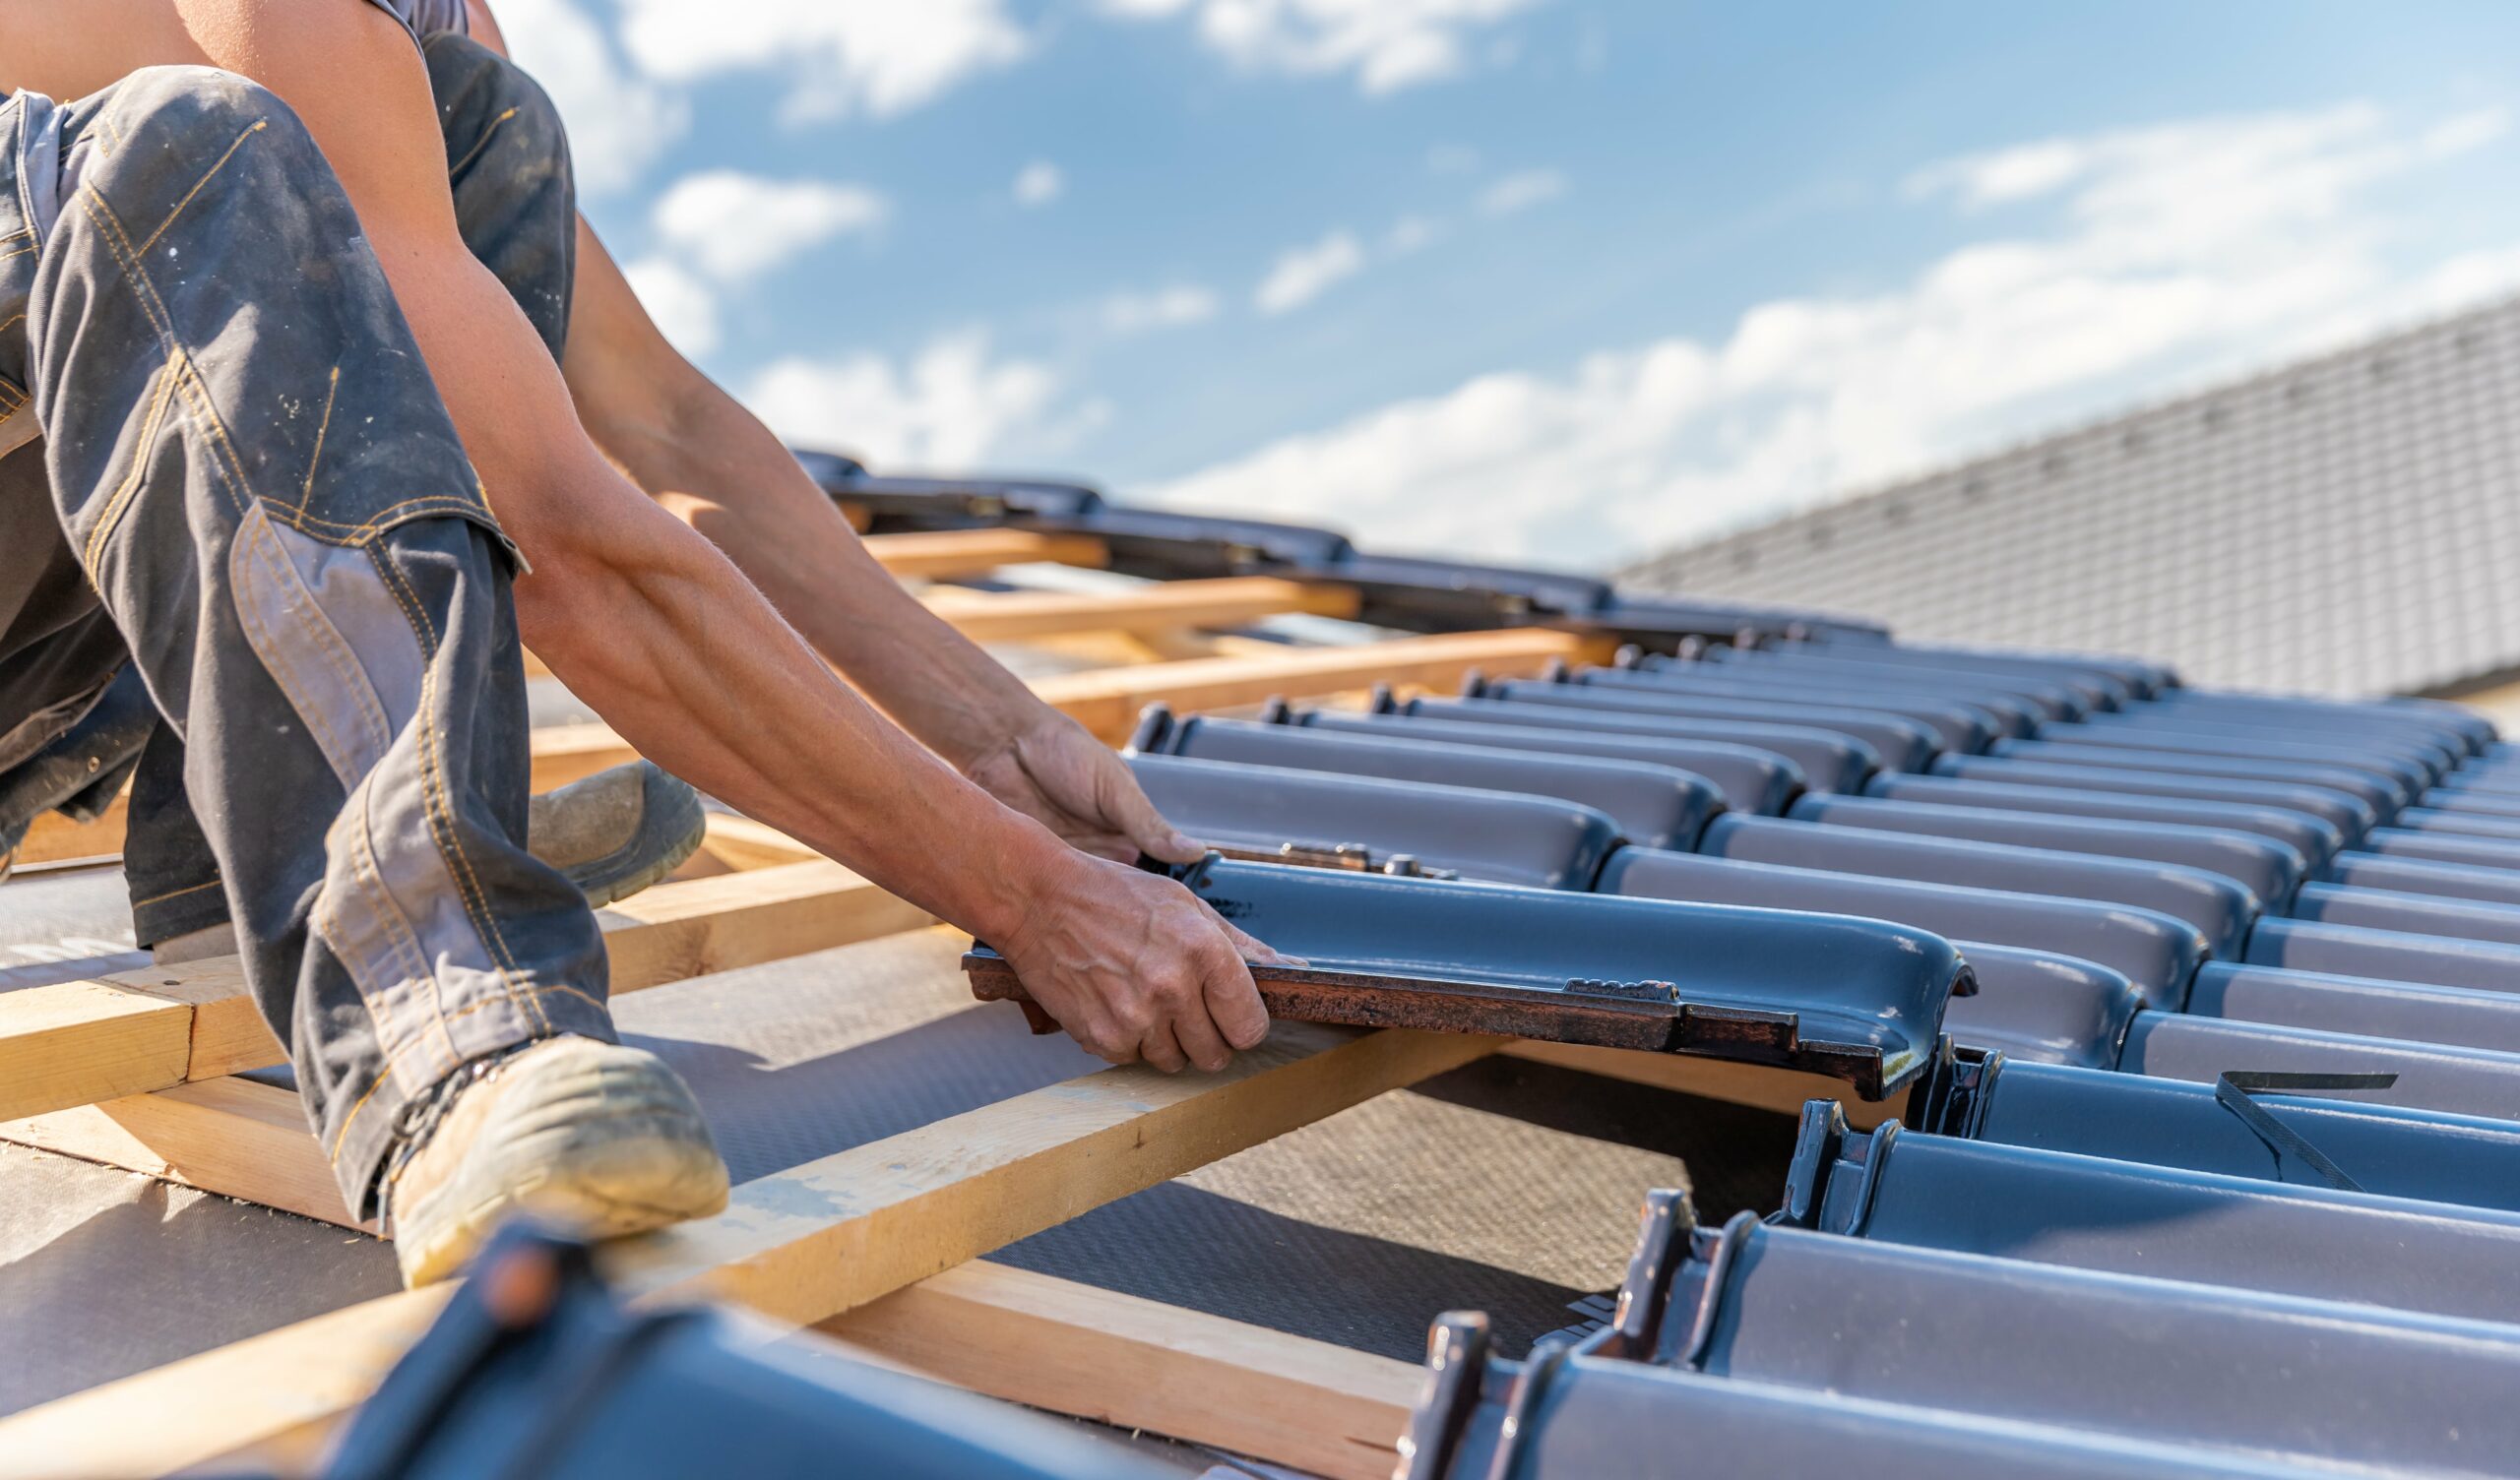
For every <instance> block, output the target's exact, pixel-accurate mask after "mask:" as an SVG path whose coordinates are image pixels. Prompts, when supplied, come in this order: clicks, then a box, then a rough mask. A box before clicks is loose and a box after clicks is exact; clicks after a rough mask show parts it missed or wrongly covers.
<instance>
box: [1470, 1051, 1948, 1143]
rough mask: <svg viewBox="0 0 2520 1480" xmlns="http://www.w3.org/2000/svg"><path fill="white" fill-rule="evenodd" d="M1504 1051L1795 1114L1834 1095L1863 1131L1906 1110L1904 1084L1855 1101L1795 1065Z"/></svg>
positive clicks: (1838, 1082) (1840, 1084) (1848, 1088)
mask: <svg viewBox="0 0 2520 1480" xmlns="http://www.w3.org/2000/svg"><path fill="white" fill-rule="evenodd" d="M1505 1052H1506V1053H1508V1054H1510V1055H1512V1056H1513V1057H1515V1058H1517V1059H1529V1060H1531V1061H1532V1062H1534V1063H1536V1064H1554V1065H1556V1066H1557V1067H1558V1068H1560V1069H1577V1070H1581V1071H1583V1072H1584V1073H1586V1074H1597V1075H1601V1076H1603V1077H1604V1078H1607V1079H1625V1080H1627V1081H1628V1082H1630V1083H1633V1084H1651V1085H1653V1086H1654V1087H1655V1088H1657V1089H1674V1090H1677V1091H1679V1092H1680V1093H1682V1094H1694V1095H1696V1096H1698V1097H1699V1098H1701V1099H1710V1100H1723V1101H1724V1102H1726V1103H1727V1104H1733V1105H1748V1106H1750V1107H1752V1108H1753V1109H1758V1110H1773V1111H1775V1112H1777V1113H1778V1114H1779V1115H1800V1114H1801V1113H1802V1107H1803V1105H1804V1104H1805V1103H1806V1102H1808V1101H1811V1100H1836V1101H1837V1102H1838V1103H1839V1104H1840V1105H1842V1106H1844V1107H1846V1112H1847V1123H1848V1124H1849V1125H1851V1126H1854V1127H1855V1128H1856V1129H1857V1130H1859V1131H1869V1130H1871V1129H1872V1128H1874V1127H1875V1126H1878V1125H1880V1124H1881V1123H1882V1122H1883V1121H1885V1120H1890V1119H1893V1118H1895V1117H1897V1116H1899V1115H1902V1114H1904V1113H1905V1112H1906V1110H1907V1105H1908V1092H1907V1091H1906V1090H1904V1089H1902V1090H1900V1091H1899V1092H1898V1093H1897V1094H1894V1095H1891V1096H1890V1097H1888V1098H1887V1099H1880V1100H1861V1099H1858V1098H1857V1097H1856V1093H1855V1086H1854V1085H1852V1084H1849V1083H1848V1082H1847V1081H1846V1080H1844V1079H1830V1078H1829V1077H1827V1076H1826V1075H1817V1074H1805V1073H1803V1072H1802V1071H1800V1070H1797V1069H1770V1068H1768V1067H1766V1066H1765V1065H1760V1064H1734V1063H1730V1062H1728V1061H1726V1060H1722V1059H1693V1058H1689V1057H1687V1056H1685V1055H1681V1054H1654V1053H1644V1052H1640V1051H1639V1050H1636V1049H1632V1048H1596V1047H1594V1046H1592V1045H1591V1044H1587V1043H1544V1042H1541V1041H1539V1040H1537V1039H1529V1038H1522V1039H1516V1040H1515V1041H1514V1042H1513V1043H1512V1044H1510V1045H1509V1046H1507V1047H1506V1049H1505Z"/></svg>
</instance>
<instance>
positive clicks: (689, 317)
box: [621, 257, 721, 359]
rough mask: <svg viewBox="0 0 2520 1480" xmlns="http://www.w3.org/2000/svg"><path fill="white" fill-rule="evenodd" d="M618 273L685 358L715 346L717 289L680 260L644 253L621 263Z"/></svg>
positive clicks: (717, 336) (716, 345)
mask: <svg viewBox="0 0 2520 1480" xmlns="http://www.w3.org/2000/svg"><path fill="white" fill-rule="evenodd" d="M621 276H622V277H624V278H629V279H630V290H631V291H632V292H634V293H637V294H638V295H639V303H640V305H641V306H642V307H644V308H646V309H647V311H648V317H649V318H651V319H653V320H655V321H656V325H657V328H658V329H659V330H660V331H662V333H663V335H664V337H665V338H666V339H668V340H670V341H671V342H672V344H673V347H674V348H676V349H679V350H681V351H682V353H683V355H684V357H685V358H688V359H697V358H699V357H700V356H702V355H705V354H707V353H709V352H710V351H711V350H713V349H716V348H717V347H718V344H719V341H720V339H721V334H720V326H719V323H718V294H717V291H716V290H715V289H714V288H712V287H710V285H709V284H708V283H706V282H703V281H701V280H700V279H699V278H695V277H693V276H692V275H691V274H690V273H689V272H688V271H686V270H685V269H684V268H683V266H682V265H681V264H680V263H677V262H674V261H672V260H670V259H668V258H663V257H643V258H640V259H639V260H638V261H636V262H631V263H625V264H623V266H622V269H621Z"/></svg>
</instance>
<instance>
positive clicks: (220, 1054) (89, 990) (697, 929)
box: [0, 861, 929, 1120]
mask: <svg viewBox="0 0 2520 1480" xmlns="http://www.w3.org/2000/svg"><path fill="white" fill-rule="evenodd" d="M597 919H598V920H599V923H600V924H601V925H602V927H603V932H604V946H605V949H606V950H607V951H608V952H609V953H610V956H611V960H612V990H613V991H615V992H636V991H640V990H642V989H644V988H647V987H654V986H660V985H662V984H663V983H665V982H671V981H681V980H684V979H685V978H688V977H693V976H702V975H706V974H708V973H711V972H715V971H726V970H731V969H733V968H735V967H737V966H749V965H755V964H758V963H760V962H762V961H770V960H779V959H783V958H785V957H788V956H801V955H803V954H805V953H807V952H811V951H821V950H826V949H828V948H831V947H834V946H846V945H851V944H853V943H855V942H858V941H863V940H869V939H872V938H874V937H876V936H881V935H891V934H895V933H898V932H900V931H904V930H911V929H915V928H917V927H918V926H921V925H925V924H927V923H929V916H928V915H927V914H926V913H925V912H924V911H922V910H919V909H917V908H915V907H914V906H912V905H910V904H908V903H906V902H904V901H902V900H901V899H898V898H895V897H894V896H893V895H891V894H886V893H884V892H883V891H882V890H879V889H877V888H876V887H875V886H873V885H872V884H869V883H867V882H866V881H865V880H864V879H861V878H859V877H858V876H857V875H856V874H854V873H851V871H850V870H848V869H845V868H843V867H841V866H840V865H839V864H836V863H831V862H828V861H817V862H811V863H792V864H787V865H783V866H780V867H776V868H766V869H754V870H751V871H749V872H745V873H736V874H725V875H720V876H718V877H716V878H711V879H694V880H689V881H686V882H683V883H678V884H662V885H659V886H657V887H656V888H655V889H652V890H649V891H647V892H646V893H644V894H639V895H637V896H636V897H633V898H630V899H625V900H623V901H621V902H619V903H617V904H614V905H612V906H610V907H608V908H605V909H602V910H599V911H597ZM285 1057H286V1054H285V1053H284V1051H283V1049H282V1047H281V1044H280V1041H279V1040H278V1039H277V1038H275V1037H274V1036H273V1035H272V1032H271V1029H270V1028H269V1027H268V1026H267V1025H265V1023H264V1022H263V1019H262V1015H261V1014H260V1013H259V1012H257V1011H256V1009H255V1007H254V1003H253V1000H252V999H251V998H250V997H248V996H247V995H246V992H245V979H244V971H243V968H242V966H241V965H240V964H239V963H238V962H237V960H236V958H235V957H233V956H221V957H218V958H216V959H212V960H204V961H194V962H188V963H186V964H184V965H180V966H167V967H152V968H148V969H143V970H138V971H126V972H120V973H117V974H115V975H112V976H106V977H99V978H97V979H95V980H93V981H74V982H62V983H58V984H55V985H52V986H45V987H29V988H25V989H23V990H20V991H15V992H7V993H0V1120H14V1119H17V1118H19V1117H21V1116H27V1115H35V1114H40V1113H43V1112H45V1111H52V1110H63V1109H68V1108H70V1107H72V1106H76V1105H87V1104H94V1103H95V1102H96V1101H98V1100H107V1099H117V1098H120V1097H122V1096H125V1095H131V1094H140V1093H145V1092H147V1091H149V1090H153V1089H165V1088H169V1087H171V1086H173V1085H176V1084H181V1083H184V1082H187V1081H189V1080H199V1079H217V1078H219V1077H221V1076H222V1075H230V1074H237V1073H240V1072H242V1071H244V1070H248V1069H260V1068H262V1067H264V1066H266V1065H270V1064H277V1063H280V1062H282V1061H283V1060H284V1058H285Z"/></svg>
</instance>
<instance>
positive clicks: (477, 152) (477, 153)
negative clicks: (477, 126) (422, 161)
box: [446, 108, 516, 180]
mask: <svg viewBox="0 0 2520 1480" xmlns="http://www.w3.org/2000/svg"><path fill="white" fill-rule="evenodd" d="M515 116H516V109H514V108H510V109H508V110H507V111H506V112H504V113H501V114H500V115H499V116H498V117H496V118H493V119H491V120H490V126H489V127H488V128H486V129H483V130H482V131H481V139H480V142H479V143H477V144H475V145H473V148H472V149H471V150H470V151H468V152H467V153H466V154H465V155H464V157H463V158H461V159H459V160H457V161H456V162H455V163H454V164H452V165H450V166H448V168H447V171H446V177H447V178H448V179H450V180H452V179H454V178H455V177H456V176H457V175H460V174H462V173H464V166H465V165H467V164H470V163H472V162H473V160H475V159H478V158H479V157H481V151H483V150H485V149H488V148H489V147H490V139H491V137H492V136H493V135H495V134H497V133H498V131H499V125H501V124H503V123H505V122H507V121H508V120H509V119H511V118H514V117H515Z"/></svg>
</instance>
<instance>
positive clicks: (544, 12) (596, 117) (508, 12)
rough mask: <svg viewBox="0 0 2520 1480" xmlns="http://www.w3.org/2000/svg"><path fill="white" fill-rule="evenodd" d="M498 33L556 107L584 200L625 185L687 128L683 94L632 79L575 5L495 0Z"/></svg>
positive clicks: (555, 0)
mask: <svg viewBox="0 0 2520 1480" xmlns="http://www.w3.org/2000/svg"><path fill="white" fill-rule="evenodd" d="M499 30H500V31H502V32H503V33H504V34H505V35H506V37H507V43H508V51H509V53H510V54H511V55H513V56H514V57H515V58H516V60H517V64H518V65H519V66H522V67H523V68H525V70H526V71H528V72H530V73H532V74H534V78H535V81H536V82H539V83H540V84H542V87H543V90H544V91H545V92H549V93H550V94H551V100H552V101H553V102H554V103H556V104H558V105H559V109H560V116H561V118H562V119H564V120H565V121H566V122H567V124H568V127H569V148H570V153H571V154H572V155H573V156H574V158H575V161H576V164H577V173H578V188H579V189H580V190H582V191H584V192H586V193H587V194H588V195H592V196H601V195H605V194H608V193H610V192H612V191H616V190H619V189H621V188H622V187H624V186H626V185H629V184H630V183H631V182H632V181H634V180H636V179H637V178H638V177H639V174H640V172H641V171H642V170H644V169H646V168H647V167H648V165H649V164H651V163H653V162H654V161H655V160H656V157H657V155H658V154H661V153H662V151H663V150H664V149H665V148H666V147H667V146H668V145H670V144H672V143H673V142H674V141H675V140H676V139H678V138H680V137H681V136H682V134H683V132H684V131H685V130H686V129H688V128H689V127H690V125H691V109H690V106H689V104H688V103H687V102H686V101H685V100H684V99H683V97H682V96H681V94H680V93H678V92H674V91H672V90H670V89H666V88H660V87H658V86H656V85H655V84H653V83H651V82H648V81H646V80H644V79H642V78H640V77H638V76H636V75H635V74H633V73H632V72H631V70H630V68H629V66H628V65H627V64H626V63H625V62H624V61H623V59H622V58H621V56H620V55H619V54H618V53H617V52H616V51H615V50H614V48H613V45H612V42H611V41H610V40H609V39H607V38H606V36H605V35H604V31H603V28H602V27H601V26H599V25H598V24H597V23H596V22H595V21H593V20H591V19H589V18H588V16H587V14H586V12H585V11H583V10H581V9H580V8H579V7H578V6H577V5H576V4H575V3H573V0H499Z"/></svg>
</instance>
